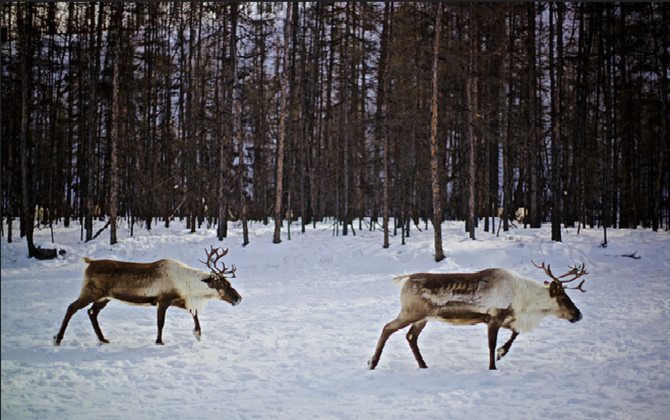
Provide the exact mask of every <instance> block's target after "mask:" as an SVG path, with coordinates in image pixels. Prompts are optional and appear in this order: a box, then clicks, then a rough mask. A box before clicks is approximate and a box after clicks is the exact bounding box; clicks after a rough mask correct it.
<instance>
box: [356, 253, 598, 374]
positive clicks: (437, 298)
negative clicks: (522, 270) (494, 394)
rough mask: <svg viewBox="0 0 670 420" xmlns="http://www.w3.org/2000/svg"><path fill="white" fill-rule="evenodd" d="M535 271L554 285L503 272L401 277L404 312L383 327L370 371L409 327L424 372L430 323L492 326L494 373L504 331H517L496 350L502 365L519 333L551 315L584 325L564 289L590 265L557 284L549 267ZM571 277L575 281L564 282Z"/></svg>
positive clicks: (409, 338) (397, 280)
mask: <svg viewBox="0 0 670 420" xmlns="http://www.w3.org/2000/svg"><path fill="white" fill-rule="evenodd" d="M531 262H532V261H531ZM533 265H535V266H536V267H537V268H541V269H543V270H544V271H545V273H546V274H547V275H548V276H549V277H551V279H552V281H551V283H549V284H548V285H547V283H545V284H542V283H540V282H538V281H535V280H531V279H527V278H524V277H521V276H519V275H518V274H516V273H514V272H512V271H510V270H506V269H502V268H491V269H487V270H482V271H479V272H476V273H470V274H430V273H418V274H411V275H405V276H399V277H396V278H395V279H393V282H394V283H395V284H397V285H399V286H400V289H401V294H400V302H401V306H402V308H401V310H400V314H399V315H398V317H397V318H396V319H394V320H393V321H391V322H389V323H388V324H386V325H385V326H384V329H383V331H382V334H381V336H380V337H379V341H378V342H377V348H376V350H375V354H374V355H373V356H372V359H370V361H369V362H368V368H369V369H370V370H372V369H374V368H375V367H376V366H377V363H379V358H380V356H381V354H382V350H383V349H384V344H385V343H386V340H388V338H389V337H390V336H391V334H393V333H394V332H396V331H398V330H399V329H402V328H405V327H406V326H408V325H410V324H411V325H412V326H411V328H410V329H409V332H408V333H407V341H408V342H409V346H410V348H411V349H412V352H413V353H414V357H415V358H416V361H417V362H418V363H419V367H420V368H426V367H427V366H426V363H425V362H424V360H423V357H421V353H420V352H419V347H418V345H417V340H418V338H419V334H420V333H421V330H423V328H424V327H425V326H426V322H427V321H428V320H437V321H442V322H447V323H450V324H453V325H474V324H478V323H485V324H487V326H488V341H489V369H492V370H493V369H496V364H495V361H496V358H495V352H496V342H497V339H498V330H499V329H500V328H501V327H502V328H507V329H510V330H512V336H511V337H510V339H509V341H507V342H506V343H505V344H504V345H503V346H502V347H500V348H499V349H498V350H497V356H498V357H497V358H498V360H500V358H502V357H503V356H505V355H506V354H507V352H508V351H509V349H510V347H511V346H512V342H513V341H514V339H515V338H516V337H517V336H518V335H519V334H520V333H522V332H526V331H530V330H532V329H533V328H535V327H537V326H538V325H539V323H540V321H541V320H542V318H544V317H545V316H547V315H553V316H555V317H557V318H560V319H566V320H568V321H570V322H573V323H574V322H577V321H579V320H581V319H582V314H581V312H580V311H579V309H577V307H576V306H575V304H574V303H572V301H571V300H570V298H569V297H568V295H567V294H566V293H565V290H564V289H567V288H568V287H564V286H563V284H564V283H569V282H571V281H574V280H576V279H577V278H579V277H581V276H583V275H586V274H588V272H587V271H586V269H585V265H584V264H582V265H581V266H575V267H571V270H570V271H569V272H568V273H566V274H564V275H562V276H560V277H558V278H557V277H554V275H553V274H552V273H551V270H550V267H549V266H546V267H545V266H544V262H543V263H542V266H538V265H536V264H535V263H533ZM570 275H574V277H573V278H571V279H569V280H560V279H562V278H564V277H567V276H570ZM583 284H584V280H582V282H581V283H580V284H579V286H577V287H574V288H572V289H578V290H581V291H582V292H584V291H585V290H584V289H582V285H583Z"/></svg>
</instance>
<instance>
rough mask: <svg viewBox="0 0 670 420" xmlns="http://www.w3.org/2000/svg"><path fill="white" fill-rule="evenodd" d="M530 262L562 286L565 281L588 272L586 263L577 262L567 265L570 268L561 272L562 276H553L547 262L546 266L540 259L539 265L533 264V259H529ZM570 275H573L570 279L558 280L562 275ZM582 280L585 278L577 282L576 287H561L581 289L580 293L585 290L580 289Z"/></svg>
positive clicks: (575, 278)
mask: <svg viewBox="0 0 670 420" xmlns="http://www.w3.org/2000/svg"><path fill="white" fill-rule="evenodd" d="M530 262H531V263H533V265H534V266H535V267H537V268H540V269H542V270H544V272H545V273H546V274H547V275H548V276H549V277H551V278H552V279H553V280H555V281H557V282H558V283H559V284H560V285H561V286H564V285H565V283H570V282H572V281H575V280H577V279H578V278H580V277H581V276H585V275H587V274H589V272H588V271H586V263H582V264H581V265H579V264H578V265H575V266H572V267H570V266H568V267H569V268H570V271H568V272H567V273H565V274H563V275H562V276H559V277H554V275H553V274H552V273H551V269H550V267H551V266H550V265H549V264H547V266H546V267H545V266H544V261H542V265H541V266H540V265H537V264H535V263H534V262H533V260H531V261H530ZM572 275H574V277H573V278H571V279H569V280H560V279H562V278H563V277H567V276H572ZM584 281H585V280H582V281H581V282H580V283H579V285H578V286H577V287H565V286H564V287H563V288H564V289H576V290H579V291H581V292H582V293H584V292H586V290H584V289H582V285H583V284H584Z"/></svg>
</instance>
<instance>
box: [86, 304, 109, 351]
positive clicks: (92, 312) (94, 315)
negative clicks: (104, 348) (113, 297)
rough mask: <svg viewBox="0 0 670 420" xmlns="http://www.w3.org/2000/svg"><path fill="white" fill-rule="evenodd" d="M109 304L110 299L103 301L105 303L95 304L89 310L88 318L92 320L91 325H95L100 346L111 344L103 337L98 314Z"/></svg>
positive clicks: (94, 328)
mask: <svg viewBox="0 0 670 420" xmlns="http://www.w3.org/2000/svg"><path fill="white" fill-rule="evenodd" d="M108 303H109V299H107V300H103V301H98V302H94V303H93V305H92V306H91V308H90V309H89V310H88V317H89V318H90V319H91V324H92V325H93V330H94V331H95V334H96V335H97V336H98V340H99V341H100V344H106V343H109V340H107V339H106V338H105V336H104V335H102V330H100V325H99V324H98V313H100V311H101V310H102V309H103V308H104V307H105V306H107V304H108Z"/></svg>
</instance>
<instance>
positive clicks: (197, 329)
mask: <svg viewBox="0 0 670 420" xmlns="http://www.w3.org/2000/svg"><path fill="white" fill-rule="evenodd" d="M193 321H195V328H194V329H193V335H195V338H196V339H198V341H200V338H201V337H202V330H201V329H200V322H199V321H198V314H197V313H196V314H194V315H193Z"/></svg>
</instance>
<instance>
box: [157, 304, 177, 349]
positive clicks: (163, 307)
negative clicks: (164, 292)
mask: <svg viewBox="0 0 670 420" xmlns="http://www.w3.org/2000/svg"><path fill="white" fill-rule="evenodd" d="M172 300H173V299H172V298H171V297H170V298H163V299H161V300H159V301H158V304H157V305H156V306H157V310H158V336H157V337H156V344H165V343H163V326H165V312H166V311H167V308H169V307H170V303H172Z"/></svg>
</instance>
